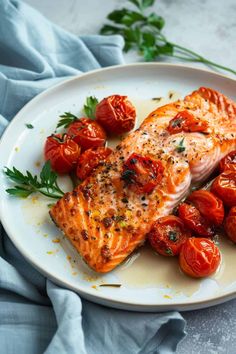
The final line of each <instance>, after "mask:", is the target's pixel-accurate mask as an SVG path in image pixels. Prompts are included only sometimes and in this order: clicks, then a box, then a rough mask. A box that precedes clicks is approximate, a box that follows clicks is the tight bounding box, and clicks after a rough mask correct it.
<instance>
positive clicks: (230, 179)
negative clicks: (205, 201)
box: [211, 170, 236, 207]
mask: <svg viewBox="0 0 236 354" xmlns="http://www.w3.org/2000/svg"><path fill="white" fill-rule="evenodd" d="M211 191H212V193H214V194H216V195H217V196H218V197H219V198H220V199H221V200H222V201H223V203H224V204H225V205H227V206H229V207H233V206H236V171H230V170H228V171H225V172H223V173H221V174H220V175H219V176H218V177H217V178H216V179H215V181H214V182H213V184H212V186H211Z"/></svg>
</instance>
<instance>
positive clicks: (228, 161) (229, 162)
mask: <svg viewBox="0 0 236 354" xmlns="http://www.w3.org/2000/svg"><path fill="white" fill-rule="evenodd" d="M219 168H220V172H224V171H226V170H231V171H236V151H231V152H230V153H229V154H228V155H226V156H225V157H224V158H223V159H222V160H221V161H220V165H219Z"/></svg>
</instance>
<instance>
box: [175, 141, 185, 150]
mask: <svg viewBox="0 0 236 354" xmlns="http://www.w3.org/2000/svg"><path fill="white" fill-rule="evenodd" d="M185 149H186V148H185V146H184V138H183V139H182V140H181V141H180V142H179V144H178V145H177V146H176V151H177V152H184V151H185Z"/></svg>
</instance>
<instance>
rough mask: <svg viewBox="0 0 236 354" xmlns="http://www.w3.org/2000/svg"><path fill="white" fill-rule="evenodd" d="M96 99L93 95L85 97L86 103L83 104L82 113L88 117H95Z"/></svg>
mask: <svg viewBox="0 0 236 354" xmlns="http://www.w3.org/2000/svg"><path fill="white" fill-rule="evenodd" d="M97 104H98V99H97V98H96V97H95V96H89V97H87V98H86V104H85V105H84V113H85V114H86V116H87V117H88V118H91V119H95V118H96V117H95V111H96V106H97Z"/></svg>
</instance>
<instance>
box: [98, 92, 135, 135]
mask: <svg viewBox="0 0 236 354" xmlns="http://www.w3.org/2000/svg"><path fill="white" fill-rule="evenodd" d="M95 115H96V119H97V121H98V122H99V123H100V124H101V125H102V126H103V127H104V129H105V130H106V131H107V133H111V134H123V133H126V132H129V131H130V130H131V129H133V128H134V124H135V118H136V111H135V108H134V106H133V105H132V103H131V102H130V101H129V100H128V99H127V96H120V95H112V96H109V97H106V98H104V99H103V100H102V101H101V102H100V103H99V104H98V105H97V107H96V114H95Z"/></svg>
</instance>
